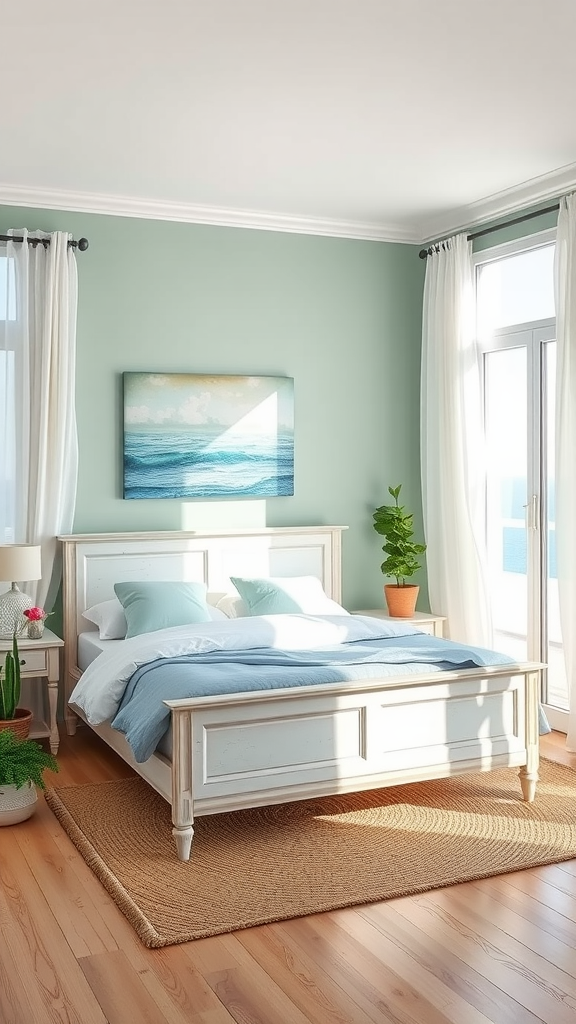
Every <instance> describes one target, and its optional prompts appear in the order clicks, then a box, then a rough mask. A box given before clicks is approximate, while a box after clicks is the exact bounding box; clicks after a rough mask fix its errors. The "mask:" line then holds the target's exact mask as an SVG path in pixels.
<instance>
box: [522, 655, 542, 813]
mask: <svg viewBox="0 0 576 1024" xmlns="http://www.w3.org/2000/svg"><path fill="white" fill-rule="evenodd" d="M525 680H526V694H525V700H526V764H525V765H522V767H521V769H520V771H519V773H518V774H519V776H520V785H521V787H522V796H523V797H524V799H525V801H526V802H527V803H532V801H533V800H534V797H535V796H536V783H537V782H538V764H539V761H540V754H539V746H538V701H539V699H540V694H539V692H538V690H539V681H540V673H539V672H527V673H526V676H525Z"/></svg>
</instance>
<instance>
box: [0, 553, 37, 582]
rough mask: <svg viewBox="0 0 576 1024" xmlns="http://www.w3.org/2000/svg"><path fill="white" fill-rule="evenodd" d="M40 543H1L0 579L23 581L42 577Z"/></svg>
mask: <svg viewBox="0 0 576 1024" xmlns="http://www.w3.org/2000/svg"><path fill="white" fill-rule="evenodd" d="M41 551H42V549H41V547H40V545H39V544H0V580H4V582H6V583H22V582H24V581H25V582H26V583H27V582H28V581H30V580H39V579H41V578H42V563H41V557H40V556H41Z"/></svg>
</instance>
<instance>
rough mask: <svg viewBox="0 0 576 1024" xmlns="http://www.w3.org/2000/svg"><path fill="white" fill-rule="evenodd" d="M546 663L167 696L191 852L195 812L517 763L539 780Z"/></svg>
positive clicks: (183, 836)
mask: <svg viewBox="0 0 576 1024" xmlns="http://www.w3.org/2000/svg"><path fill="white" fill-rule="evenodd" d="M540 673H541V666H540V665H535V664H528V665H522V666H506V667H503V666H502V667H491V668H489V669H488V668H483V669H473V670H471V669H468V670H465V671H463V672H449V673H442V675H441V676H440V677H439V676H438V674H434V675H429V676H412V677H402V678H401V679H395V680H388V681H384V682H383V681H374V682H373V683H371V684H369V685H367V683H366V682H365V681H364V682H362V683H361V684H353V683H346V684H342V686H338V687H332V686H331V687H330V690H329V692H327V690H326V687H325V686H323V687H310V688H306V692H305V693H303V692H302V689H299V690H294V689H290V690H273V691H268V692H267V693H265V694H262V692H261V691H260V692H258V693H256V694H246V693H244V694H231V695H225V696H220V697H213V698H212V697H211V698H208V697H205V698H195V699H192V700H185V701H166V704H167V705H168V706H169V707H170V708H171V711H172V723H173V754H172V820H173V826H174V828H173V834H174V837H175V840H176V845H177V851H178V856H179V858H180V859H181V860H187V859H188V857H189V856H190V846H191V842H192V835H193V820H194V816H195V815H201V814H212V813H217V812H222V811H230V810H238V809H240V808H243V807H253V806H258V805H262V804H273V803H286V802H289V801H293V800H303V799H308V798H311V797H316V796H324V795H333V794H338V793H349V792H356V791H359V790H366V789H376V788H379V787H381V786H392V785H398V784H401V783H406V782H416V781H422V780H425V779H433V778H441V777H446V776H450V775H454V774H459V773H462V772H473V771H489V770H490V769H493V768H496V767H501V766H518V767H519V768H520V782H521V788H522V794H523V796H524V799H525V800H533V799H534V796H535V790H536V782H537V779H538V695H539V682H540Z"/></svg>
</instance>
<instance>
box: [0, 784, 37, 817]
mask: <svg viewBox="0 0 576 1024" xmlns="http://www.w3.org/2000/svg"><path fill="white" fill-rule="evenodd" d="M37 802H38V793H37V792H36V786H35V785H34V784H33V783H32V782H26V783H25V784H24V785H23V786H20V789H16V786H2V785H0V825H15V824H16V823H17V822H19V821H26V818H29V817H30V816H31V815H32V814H34V811H35V810H36V804H37Z"/></svg>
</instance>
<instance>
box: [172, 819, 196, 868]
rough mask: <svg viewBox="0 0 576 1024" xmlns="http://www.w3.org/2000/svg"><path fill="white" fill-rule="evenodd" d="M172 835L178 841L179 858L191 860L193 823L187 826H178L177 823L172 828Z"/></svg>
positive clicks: (177, 851)
mask: <svg viewBox="0 0 576 1024" xmlns="http://www.w3.org/2000/svg"><path fill="white" fill-rule="evenodd" d="M172 835H173V836H174V839H175V841H176V853H177V854H178V860H190V850H191V849H192V836H193V835H194V829H193V828H192V825H188V826H185V827H184V828H178V826H176V825H175V826H174V828H173V829H172Z"/></svg>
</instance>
